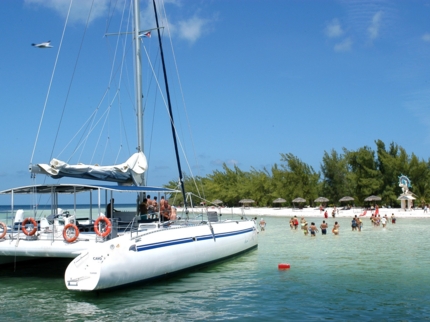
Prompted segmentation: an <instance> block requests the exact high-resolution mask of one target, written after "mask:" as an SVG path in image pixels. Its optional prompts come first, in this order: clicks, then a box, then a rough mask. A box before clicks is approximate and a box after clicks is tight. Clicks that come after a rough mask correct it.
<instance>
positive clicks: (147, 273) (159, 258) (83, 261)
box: [65, 221, 258, 291]
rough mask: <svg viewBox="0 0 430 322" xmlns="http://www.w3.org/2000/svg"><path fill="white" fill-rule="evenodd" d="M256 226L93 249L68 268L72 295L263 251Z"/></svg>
mask: <svg viewBox="0 0 430 322" xmlns="http://www.w3.org/2000/svg"><path fill="white" fill-rule="evenodd" d="M257 235H258V231H257V227H256V225H255V222H254V221H226V222H216V223H212V225H211V226H210V225H208V224H200V225H189V226H179V225H178V226H171V227H169V228H157V229H154V230H152V231H149V232H145V233H143V234H140V235H138V236H136V234H135V235H134V236H133V235H130V234H126V235H124V236H120V237H117V238H114V239H112V240H110V241H108V242H105V243H103V244H98V245H94V246H92V247H91V248H90V249H88V250H87V251H84V252H83V253H82V254H81V255H80V256H78V257H77V258H75V259H74V260H73V261H72V262H71V263H70V264H69V266H68V267H67V270H66V273H65V283H66V286H67V288H68V289H69V290H77V291H93V290H102V289H109V288H113V287H118V286H122V285H126V284H131V283H135V282H139V281H145V280H151V279H155V278H160V277H162V276H164V275H167V274H171V273H174V272H178V271H182V270H185V269H189V268H191V267H196V266H202V265H206V264H208V263H211V262H215V261H219V260H221V259H224V258H227V257H230V256H233V255H236V254H239V253H241V252H244V251H246V250H250V249H252V248H255V247H257V245H258V238H257Z"/></svg>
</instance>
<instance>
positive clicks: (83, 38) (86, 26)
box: [50, 0, 94, 159]
mask: <svg viewBox="0 0 430 322" xmlns="http://www.w3.org/2000/svg"><path fill="white" fill-rule="evenodd" d="M93 5H94V0H93V1H92V2H91V7H90V11H89V12H88V17H87V21H86V24H85V29H84V34H83V35H82V39H81V43H80V45H79V50H78V57H77V58H76V61H75V66H74V67H73V73H72V78H71V80H70V83H69V88H68V89H67V95H66V100H65V102H64V105H63V110H62V112H61V118H60V123H59V124H58V128H57V133H56V134H55V139H54V144H53V146H52V150H51V157H50V159H51V158H52V155H53V154H54V149H55V144H56V142H57V139H58V134H59V132H60V128H61V123H62V122H63V117H64V112H65V110H66V105H67V102H68V99H69V95H70V91H71V89H72V82H73V79H74V78H75V73H76V69H77V66H78V61H79V58H80V56H81V51H82V47H83V44H84V40H85V35H86V34H87V30H88V25H89V23H90V17H91V12H92V10H93Z"/></svg>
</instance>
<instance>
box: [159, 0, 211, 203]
mask: <svg viewBox="0 0 430 322" xmlns="http://www.w3.org/2000/svg"><path fill="white" fill-rule="evenodd" d="M162 8H163V11H164V17H165V19H166V22H167V14H166V8H165V6H164V1H162ZM169 26H170V24H169V23H166V28H167V33H168V35H169V41H170V48H171V50H172V56H173V57H172V58H173V62H174V65H175V69H176V75H177V77H178V83H179V90H180V93H181V98H182V104H183V106H184V112H185V117H186V120H187V125H188V130H189V133H190V139H191V146H192V150H193V154H194V158H195V160H196V164H197V169H198V172H199V175H200V166H199V163H198V158H197V154H196V149H195V144H194V140H193V135H192V130H191V125H190V119H189V117H188V112H187V105H186V103H185V96H184V92H183V88H182V81H181V78H180V75H179V69H178V64H177V61H176V55H175V50H174V47H173V43H172V35H171V33H170V28H169ZM175 131H176V130H175ZM184 156H185V160H186V162H187V166H188V169H189V171H190V173H191V177H192V179H193V182H194V185H195V187H196V189H197V191H198V193H199V194H200V190H199V187H198V185H197V182H196V180H195V178H194V175H192V170H191V166H190V164H189V162H188V159H187V157H186V155H185V153H184ZM201 190H202V194H203V198H205V193H204V188H203V184H202V185H201Z"/></svg>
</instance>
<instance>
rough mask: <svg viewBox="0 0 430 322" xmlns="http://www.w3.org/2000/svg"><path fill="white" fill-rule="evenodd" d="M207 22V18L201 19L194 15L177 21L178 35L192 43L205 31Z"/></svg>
mask: <svg viewBox="0 0 430 322" xmlns="http://www.w3.org/2000/svg"><path fill="white" fill-rule="evenodd" d="M209 22H210V21H209V20H206V19H202V18H199V17H196V16H194V17H192V18H190V19H188V20H182V21H179V22H178V26H179V28H178V32H179V37H181V38H183V39H185V40H188V41H189V42H191V43H194V42H195V41H196V40H197V39H199V38H200V37H201V36H202V35H203V34H204V33H205V32H206V31H207V27H208V24H209Z"/></svg>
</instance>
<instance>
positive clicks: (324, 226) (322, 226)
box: [320, 220, 328, 235]
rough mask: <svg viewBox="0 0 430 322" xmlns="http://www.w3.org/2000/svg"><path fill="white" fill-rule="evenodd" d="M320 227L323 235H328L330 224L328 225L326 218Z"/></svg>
mask: <svg viewBox="0 0 430 322" xmlns="http://www.w3.org/2000/svg"><path fill="white" fill-rule="evenodd" d="M320 228H321V234H322V235H327V228H328V225H327V223H326V222H325V220H323V222H322V224H321V225H320Z"/></svg>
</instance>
